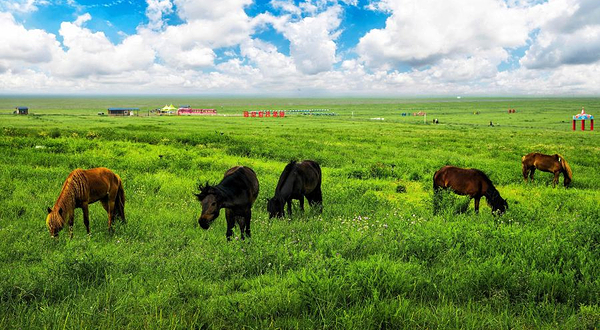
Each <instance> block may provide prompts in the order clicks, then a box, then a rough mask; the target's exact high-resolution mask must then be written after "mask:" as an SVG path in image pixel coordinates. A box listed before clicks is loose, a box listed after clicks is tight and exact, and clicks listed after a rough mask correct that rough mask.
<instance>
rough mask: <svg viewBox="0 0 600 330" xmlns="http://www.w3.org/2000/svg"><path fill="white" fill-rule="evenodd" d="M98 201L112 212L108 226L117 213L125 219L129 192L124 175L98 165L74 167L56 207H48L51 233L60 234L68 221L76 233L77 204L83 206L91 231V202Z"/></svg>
mask: <svg viewBox="0 0 600 330" xmlns="http://www.w3.org/2000/svg"><path fill="white" fill-rule="evenodd" d="M97 201H101V202H102V206H103V207H104V209H105V210H106V213H108V230H109V231H111V230H112V223H113V220H114V218H115V217H116V216H118V217H120V218H121V219H122V220H123V221H125V192H124V191H123V183H122V182H121V178H120V177H119V176H118V175H117V174H115V173H113V172H112V171H111V170H109V169H107V168H104V167H98V168H92V169H89V170H82V169H79V168H78V169H76V170H73V171H72V172H71V173H70V174H69V176H68V177H67V179H66V180H65V183H64V184H63V187H62V190H61V192H60V195H59V196H58V199H57V200H56V203H55V204H54V207H53V208H48V216H47V217H46V225H47V226H48V230H49V231H50V236H52V237H56V236H58V232H59V231H60V230H61V229H62V228H63V226H64V225H65V223H67V224H68V225H69V235H70V237H73V218H74V211H75V209H76V208H81V209H82V210H83V224H84V225H85V228H86V229H87V233H88V234H89V233H90V219H89V215H88V205H89V204H92V203H95V202H97Z"/></svg>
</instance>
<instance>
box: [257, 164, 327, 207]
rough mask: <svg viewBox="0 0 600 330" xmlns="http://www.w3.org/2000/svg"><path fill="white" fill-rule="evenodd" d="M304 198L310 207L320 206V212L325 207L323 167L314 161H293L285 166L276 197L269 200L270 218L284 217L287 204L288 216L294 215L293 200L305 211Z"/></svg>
mask: <svg viewBox="0 0 600 330" xmlns="http://www.w3.org/2000/svg"><path fill="white" fill-rule="evenodd" d="M304 197H306V199H307V200H308V204H310V206H314V205H318V207H319V211H321V210H322V206H323V194H322V192H321V167H320V166H319V164H318V163H317V162H315V161H312V160H305V161H302V162H301V163H297V162H296V161H291V162H290V163H289V164H287V165H286V166H285V168H284V169H283V172H282V173H281V176H280V177H279V182H277V188H275V196H274V197H273V198H271V199H269V202H268V204H267V211H268V212H269V218H273V217H278V218H280V217H283V216H284V212H283V208H284V205H285V204H286V203H287V209H288V215H289V216H291V215H292V199H297V200H299V201H300V209H301V210H302V211H304Z"/></svg>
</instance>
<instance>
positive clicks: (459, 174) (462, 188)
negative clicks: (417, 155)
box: [433, 166, 491, 197]
mask: <svg viewBox="0 0 600 330" xmlns="http://www.w3.org/2000/svg"><path fill="white" fill-rule="evenodd" d="M490 185H491V182H490V179H489V178H488V177H487V175H485V173H483V172H481V171H480V170H477V169H467V168H460V167H455V166H444V167H442V168H441V169H440V170H438V171H437V172H435V174H434V176H433V187H434V189H437V188H450V189H452V190H453V191H454V192H455V193H457V194H459V195H469V196H471V197H476V196H482V195H483V194H484V193H485V192H486V191H487V189H488V188H489V186H490Z"/></svg>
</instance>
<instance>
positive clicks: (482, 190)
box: [433, 166, 508, 214]
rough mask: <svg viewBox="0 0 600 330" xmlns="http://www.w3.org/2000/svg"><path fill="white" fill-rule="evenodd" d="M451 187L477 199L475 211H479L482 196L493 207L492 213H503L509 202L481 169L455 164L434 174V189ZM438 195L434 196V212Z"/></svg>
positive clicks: (436, 190) (436, 191)
mask: <svg viewBox="0 0 600 330" xmlns="http://www.w3.org/2000/svg"><path fill="white" fill-rule="evenodd" d="M447 188H450V189H451V190H452V191H454V192H455V193H456V194H458V195H467V196H469V197H470V198H473V199H475V212H476V213H478V212H479V200H480V199H481V197H482V196H485V199H486V201H487V203H488V205H490V207H491V208H492V213H496V212H497V213H498V214H502V213H504V212H505V211H506V209H507V208H508V203H507V202H506V200H504V199H503V198H502V197H501V196H500V193H499V192H498V190H497V189H496V187H494V185H493V184H492V181H491V180H490V179H489V178H488V177H487V175H485V173H483V172H482V171H480V170H477V169H466V168H460V167H454V166H444V167H442V168H441V169H439V170H438V171H437V172H435V174H434V175H433V191H434V194H436V195H437V194H438V193H439V191H440V189H447ZM436 204H437V197H434V213H436V212H437V208H438V206H437V205H436Z"/></svg>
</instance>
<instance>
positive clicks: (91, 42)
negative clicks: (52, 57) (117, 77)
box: [50, 14, 155, 77]
mask: <svg viewBox="0 0 600 330" xmlns="http://www.w3.org/2000/svg"><path fill="white" fill-rule="evenodd" d="M90 19H91V16H90V15H89V14H86V15H82V16H80V17H78V18H77V20H75V22H73V23H70V22H63V23H62V24H61V26H60V30H59V34H60V35H61V36H62V37H63V45H64V46H65V47H66V48H67V50H66V51H65V52H62V53H61V54H60V55H59V58H58V59H57V60H56V61H54V63H53V64H52V66H51V68H50V69H51V70H52V71H53V72H55V73H56V74H58V75H63V76H69V77H85V76H91V75H106V74H118V73H121V72H127V71H133V70H143V69H145V68H148V67H149V66H151V65H152V64H153V63H154V57H155V55H154V51H153V49H152V48H151V47H150V46H149V45H148V44H146V43H145V42H144V39H143V38H142V37H141V36H139V35H133V36H130V37H127V38H126V39H125V40H123V42H122V43H120V44H118V45H114V44H113V43H112V42H111V41H110V40H109V39H108V38H107V37H106V35H105V34H104V33H103V32H93V31H91V30H89V29H87V28H85V27H82V26H81V25H82V24H83V23H84V22H86V21H89V20H90Z"/></svg>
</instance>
